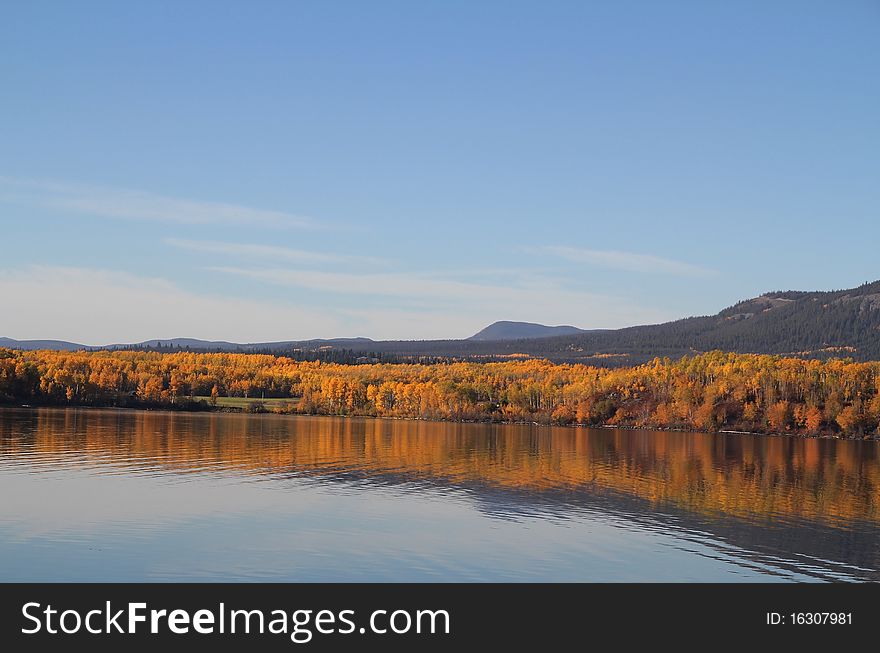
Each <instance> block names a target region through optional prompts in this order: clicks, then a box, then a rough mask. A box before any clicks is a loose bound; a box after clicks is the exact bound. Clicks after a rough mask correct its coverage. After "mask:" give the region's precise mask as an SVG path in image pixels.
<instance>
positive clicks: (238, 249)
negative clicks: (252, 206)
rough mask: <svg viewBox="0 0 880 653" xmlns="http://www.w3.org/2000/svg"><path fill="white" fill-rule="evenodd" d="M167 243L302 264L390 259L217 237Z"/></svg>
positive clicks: (370, 262) (368, 262) (367, 262)
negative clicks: (243, 241)
mask: <svg viewBox="0 0 880 653" xmlns="http://www.w3.org/2000/svg"><path fill="white" fill-rule="evenodd" d="M165 243H166V244H167V245H170V246H171V247H176V248H178V249H185V250H188V251H192V252H205V253H208V254H220V255H222V256H230V257H239V258H244V259H257V260H274V261H297V262H301V263H356V264H365V265H374V266H375V265H385V264H387V263H388V261H387V260H386V259H382V258H377V257H372V256H354V255H348V254H333V253H328V252H314V251H310V250H303V249H294V248H290V247H280V246H277V245H257V244H249V243H227V242H220V241H216V240H187V239H182V238H166V239H165Z"/></svg>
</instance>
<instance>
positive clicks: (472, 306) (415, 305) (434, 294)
mask: <svg viewBox="0 0 880 653" xmlns="http://www.w3.org/2000/svg"><path fill="white" fill-rule="evenodd" d="M209 269H210V270H211V271H213V272H220V273H224V274H230V275H235V276H238V277H242V278H246V279H251V280H253V281H257V282H261V283H268V284H272V285H278V286H284V287H296V288H302V289H305V290H310V291H317V292H320V293H334V294H340V295H357V296H360V297H363V298H365V299H364V303H369V302H370V301H373V302H374V303H375V302H377V301H378V300H382V299H383V298H384V299H386V300H387V299H389V298H390V299H393V300H396V301H397V302H398V303H399V304H401V305H403V306H404V307H405V309H408V310H418V311H419V312H421V313H422V314H423V318H422V321H423V322H425V321H430V320H431V319H433V318H429V317H428V316H429V315H431V314H435V313H437V312H438V311H446V312H447V313H448V312H450V311H451V312H452V314H459V315H469V314H474V313H479V314H481V315H485V316H486V318H485V319H487V320H488V322H487V323H489V322H493V321H495V320H498V319H515V320H525V321H541V322H552V323H554V324H577V325H578V326H581V327H583V328H604V327H616V326H627V325H632V324H645V323H650V322H661V321H664V320H667V319H672V318H673V317H674V316H672V315H668V314H666V313H664V312H662V311H657V310H654V309H651V308H645V307H640V306H635V305H633V304H632V303H630V302H629V301H628V300H626V299H624V298H619V297H612V296H608V295H602V294H594V293H586V292H580V291H576V290H570V289H568V288H565V287H564V286H562V285H560V284H559V283H558V282H556V281H554V280H551V279H545V278H541V277H532V278H529V279H526V280H521V281H520V282H518V283H515V284H512V285H504V286H502V285H494V284H486V283H474V282H467V281H459V280H455V279H439V278H436V277H425V276H419V275H415V274H386V273H373V274H353V273H345V272H323V271H317V270H301V269H300V270H291V269H278V268H274V269H272V268H270V269H248V268H236V267H214V268H209ZM395 308H396V307H392V306H388V305H387V302H386V303H385V304H384V306H383V309H384V310H385V311H386V313H387V319H389V320H390V319H392V318H391V313H390V311H391V310H394V309H395ZM340 310H345V309H340ZM357 310H361V309H355V310H348V311H346V312H349V313H352V314H354V313H355V312H356V311H357ZM502 316H503V317H502ZM483 326H485V325H483ZM407 337H408V338H421V337H424V336H421V335H419V334H417V333H412V334H410V335H409V336H407Z"/></svg>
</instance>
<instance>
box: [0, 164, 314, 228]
mask: <svg viewBox="0 0 880 653" xmlns="http://www.w3.org/2000/svg"><path fill="white" fill-rule="evenodd" d="M0 199H2V200H4V201H6V202H12V203H17V204H24V205H29V206H41V207H45V208H50V209H56V210H61V211H67V212H73V213H79V214H83V215H91V216H97V217H103V218H112V219H117V220H143V221H156V222H171V223H178V224H191V225H207V224H231V225H242V226H255V225H259V226H268V227H279V228H291V227H293V228H300V229H318V228H321V227H322V225H320V224H319V223H318V222H317V221H315V220H314V219H312V218H309V217H304V216H298V215H293V214H290V213H285V212H283V211H273V210H265V209H257V208H253V207H249V206H241V205H238V204H227V203H223V202H209V201H197V200H190V199H181V198H175V197H167V196H164V195H157V194H154V193H148V192H144V191H139V190H129V189H118V188H107V187H102V186H91V185H86V184H75V183H67V182H58V181H52V180H40V179H19V178H15V177H3V176H0Z"/></svg>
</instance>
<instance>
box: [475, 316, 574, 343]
mask: <svg viewBox="0 0 880 653" xmlns="http://www.w3.org/2000/svg"><path fill="white" fill-rule="evenodd" d="M576 333H586V331H584V329H578V328H577V327H573V326H568V325H562V326H545V325H543V324H536V323H534V322H510V321H507V320H501V321H499V322H493V323H492V324H490V325H489V326H487V327H486V328H485V329H483V330H481V331H479V332H477V333H475V334H474V335H472V336H471V337H470V338H468V340H522V339H523V338H549V337H552V336H570V335H574V334H576Z"/></svg>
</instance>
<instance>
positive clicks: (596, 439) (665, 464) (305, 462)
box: [0, 409, 880, 525]
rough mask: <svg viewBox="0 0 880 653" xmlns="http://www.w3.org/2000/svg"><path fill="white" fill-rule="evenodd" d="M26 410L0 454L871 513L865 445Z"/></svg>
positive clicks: (875, 466) (7, 424)
mask: <svg viewBox="0 0 880 653" xmlns="http://www.w3.org/2000/svg"><path fill="white" fill-rule="evenodd" d="M27 419H28V422H27V427H26V428H25V429H23V428H22V426H21V422H20V421H19V422H15V421H13V420H7V419H4V420H0V454H2V455H3V457H4V458H8V457H10V456H13V455H16V454H25V455H28V456H31V457H32V458H34V459H36V460H43V461H46V462H48V463H51V464H52V465H53V466H55V465H58V464H64V463H69V464H73V465H83V464H92V465H99V466H102V467H103V466H106V467H107V468H108V469H110V468H113V467H116V468H124V469H126V470H129V471H131V470H137V469H142V470H144V471H145V472H147V473H155V470H156V468H157V467H161V468H165V469H168V470H172V471H174V472H180V473H184V472H186V471H192V472H195V471H199V470H206V469H210V470H212V473H218V472H220V471H221V470H226V471H228V472H230V473H237V474H240V473H253V474H257V475H265V474H287V473H303V474H313V475H323V474H339V473H347V474H351V473H354V474H360V475H364V476H367V477H375V478H386V479H387V478H395V477H402V478H405V479H416V480H419V479H421V480H428V481H436V482H440V483H442V484H444V485H452V486H472V485H474V484H478V485H486V486H490V487H499V488H521V489H529V490H540V491H543V490H566V491H567V490H572V489H577V488H578V487H585V488H589V489H590V490H594V491H600V492H601V491H615V492H622V493H625V494H626V495H630V496H636V497H639V498H642V499H647V500H649V501H652V502H655V503H671V504H674V505H677V506H679V507H682V508H685V509H688V510H692V511H700V512H722V513H726V514H732V515H738V516H741V517H746V518H750V519H755V518H759V519H765V518H766V519H778V518H780V517H782V518H793V517H805V518H811V519H821V520H823V521H827V522H828V523H831V524H834V523H835V522H838V520H841V523H840V524H839V525H845V523H844V522H845V521H846V520H853V519H862V520H867V521H880V447H878V446H876V445H875V444H874V443H870V442H852V441H835V440H816V439H802V438H801V439H799V438H752V437H742V436H734V435H722V436H714V437H709V436H703V435H695V434H688V433H677V432H646V431H620V430H606V429H602V430H589V431H588V430H584V429H563V428H541V429H535V428H533V427H529V426H498V425H476V424H443V423H433V422H412V421H389V420H352V419H321V418H302V419H296V420H291V419H287V418H284V417H273V416H260V417H256V416H248V415H218V414H193V413H171V412H164V413H163V412H160V413H155V412H144V411H141V412H135V411H113V412H110V411H78V410H67V411H58V410H51V409H41V410H39V411H36V412H35V413H32V414H30V416H29V417H28V418H27ZM24 431H27V432H28V435H27V436H26V437H23V436H22V433H23V432H24ZM71 452H73V453H75V454H76V455H70V453H71Z"/></svg>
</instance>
